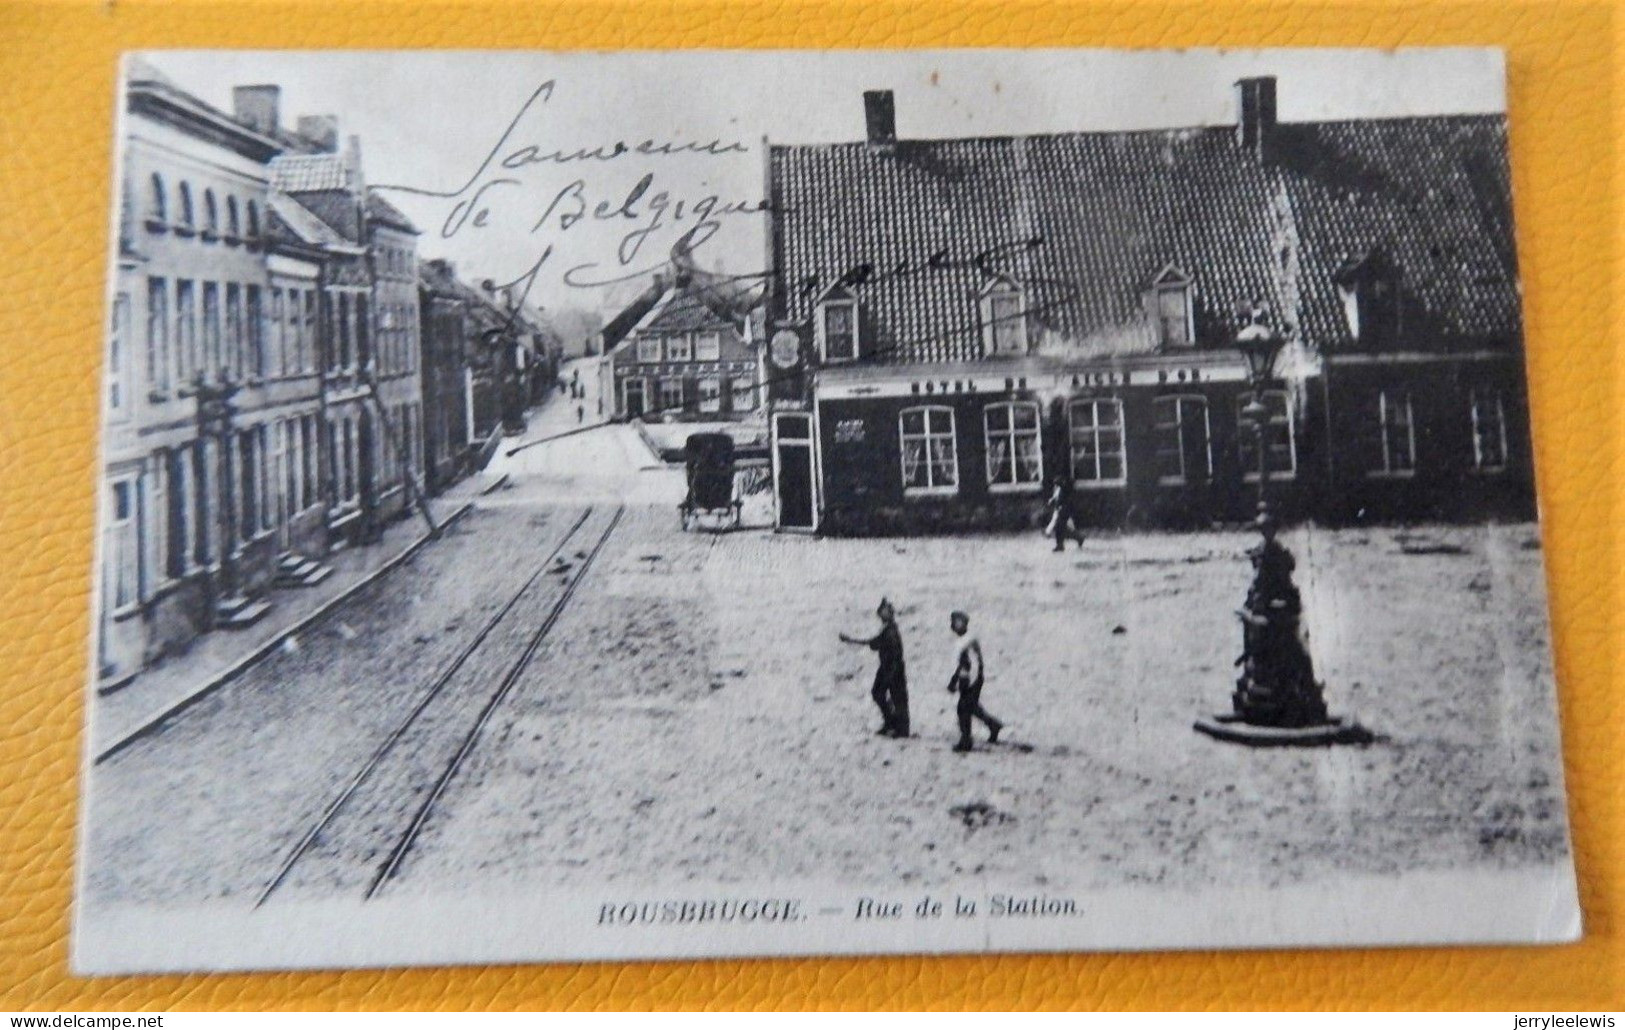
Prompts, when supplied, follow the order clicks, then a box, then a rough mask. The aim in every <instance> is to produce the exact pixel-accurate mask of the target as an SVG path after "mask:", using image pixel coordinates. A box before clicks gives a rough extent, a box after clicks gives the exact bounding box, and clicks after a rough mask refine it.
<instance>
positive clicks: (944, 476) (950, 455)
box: [898, 408, 959, 494]
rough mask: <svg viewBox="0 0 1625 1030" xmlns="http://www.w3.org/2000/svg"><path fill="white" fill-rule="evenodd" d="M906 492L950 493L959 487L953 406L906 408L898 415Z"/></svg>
mask: <svg viewBox="0 0 1625 1030" xmlns="http://www.w3.org/2000/svg"><path fill="white" fill-rule="evenodd" d="M898 426H899V429H900V436H901V438H902V446H903V492H904V493H905V494H951V493H955V492H956V491H958V489H959V458H958V453H957V451H956V449H955V446H954V412H953V409H952V408H905V409H903V411H902V412H901V413H900V414H899V415H898Z"/></svg>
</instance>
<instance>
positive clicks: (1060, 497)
mask: <svg viewBox="0 0 1625 1030" xmlns="http://www.w3.org/2000/svg"><path fill="white" fill-rule="evenodd" d="M1048 507H1049V524H1048V525H1046V526H1045V527H1044V535H1045V536H1048V537H1051V538H1052V539H1054V541H1055V550H1056V551H1057V552H1059V551H1064V550H1066V542H1067V541H1068V540H1076V541H1077V542H1078V546H1079V547H1082V546H1083V532H1082V530H1080V529H1078V512H1077V508H1076V506H1075V504H1074V500H1073V495H1072V483H1071V481H1070V480H1068V479H1067V478H1066V477H1065V476H1056V477H1055V483H1054V486H1053V488H1052V489H1051V490H1050V495H1049V503H1048Z"/></svg>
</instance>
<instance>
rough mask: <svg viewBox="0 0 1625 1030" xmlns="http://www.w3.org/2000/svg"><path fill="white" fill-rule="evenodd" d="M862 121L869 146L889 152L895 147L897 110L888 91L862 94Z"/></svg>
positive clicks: (875, 90)
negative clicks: (866, 132)
mask: <svg viewBox="0 0 1625 1030" xmlns="http://www.w3.org/2000/svg"><path fill="white" fill-rule="evenodd" d="M863 120H864V123H865V126H866V127H867V129H868V141H869V146H870V147H872V148H874V149H876V150H891V149H893V148H894V147H896V146H897V108H896V102H895V101H894V100H893V99H892V92H891V90H889V89H871V90H867V91H865V92H864V94H863Z"/></svg>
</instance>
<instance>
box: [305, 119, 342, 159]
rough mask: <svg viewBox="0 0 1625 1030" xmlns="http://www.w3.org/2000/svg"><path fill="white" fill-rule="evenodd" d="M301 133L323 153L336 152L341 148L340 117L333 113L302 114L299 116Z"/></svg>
mask: <svg viewBox="0 0 1625 1030" xmlns="http://www.w3.org/2000/svg"><path fill="white" fill-rule="evenodd" d="M299 135H301V136H303V137H304V138H305V139H306V140H307V141H309V142H310V144H311V145H312V146H314V147H315V148H316V149H317V150H320V151H322V152H323V153H326V154H332V153H336V152H337V151H338V149H339V120H338V117H337V116H335V115H331V114H302V115H300V116H299Z"/></svg>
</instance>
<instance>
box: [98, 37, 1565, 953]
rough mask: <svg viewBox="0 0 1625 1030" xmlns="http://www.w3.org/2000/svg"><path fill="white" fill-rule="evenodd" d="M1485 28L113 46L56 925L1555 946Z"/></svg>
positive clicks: (1525, 481)
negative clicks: (1162, 41) (63, 860)
mask: <svg viewBox="0 0 1625 1030" xmlns="http://www.w3.org/2000/svg"><path fill="white" fill-rule="evenodd" d="M1504 74H1505V73H1504V67H1503V62H1502V57H1501V54H1500V53H1499V52H1497V51H1485V50H1412V51H1398V52H1376V51H1353V50H1342V51H1338V50H1326V51H1314V50H1283V51H1252V52H1243V51H1224V52H1219V51H1182V52H1177V53H1176V52H1156V51H1143V52H1112V51H1087V50H1078V51H1073V50H1034V51H1003V50H982V51H875V52H765V51H764V52H744V51H741V52H725V51H684V52H675V51H674V52H637V53H630V52H628V53H544V52H513V51H508V52H491V53H473V52H434V51H421V52H390V53H368V52H253V51H248V52H244V51H232V52H191V51H160V52H149V53H132V54H129V55H127V56H126V58H125V62H124V66H123V70H122V75H121V78H120V86H119V89H120V96H119V103H118V112H119V113H118V120H117V124H116V125H115V126H110V127H109V128H110V132H111V133H112V134H113V137H114V140H115V141H116V150H117V155H118V161H117V169H118V171H117V175H116V178H115V181H114V183H113V190H112V204H111V212H110V215H111V222H112V230H113V231H112V234H111V236H112V252H111V253H110V254H109V256H108V308H107V310H108V318H107V335H106V349H105V356H106V364H105V378H104V380H103V386H102V398H103V400H102V404H103V411H104V417H103V430H102V433H103V435H102V465H101V477H100V491H101V498H102V500H101V508H100V511H101V516H100V529H99V543H98V548H99V558H98V581H97V602H96V605H97V607H96V613H95V619H94V626H95V633H94V640H93V653H92V654H91V656H90V675H89V684H88V696H89V708H90V718H89V726H88V730H87V735H88V741H87V745H86V767H85V773H84V779H83V783H84V791H83V795H84V805H83V816H82V830H81V844H80V855H79V866H78V895H77V911H76V924H77V925H76V932H75V937H74V963H75V968H76V969H77V970H78V971H79V972H81V973H115V972H131V971H162V970H220V969H260V968H265V969H269V968H288V967H321V966H379V965H398V964H424V963H484V962H517V961H550V960H552V961H556V960H579V959H594V958H642V957H655V958H660V957H685V956H738V955H785V954H830V953H889V952H911V953H933V952H986V951H1036V950H1075V949H1147V948H1261V947H1296V946H1348V945H1393V944H1421V943H1462V944H1471V943H1489V942H1527V943H1539V942H1553V941H1568V940H1572V939H1574V938H1575V937H1576V936H1578V935H1579V933H1580V917H1579V908H1578V903H1577V900H1576V889H1575V879H1574V871H1573V864H1572V855H1571V852H1570V846H1569V834H1568V828H1567V817H1566V811H1565V797H1564V789H1563V776H1562V762H1561V748H1560V739H1559V727H1558V721H1557V707H1556V698H1555V691H1556V687H1555V684H1554V680H1553V671H1552V657H1551V649H1550V641H1549V631H1548V619H1547V609H1546V600H1545V577H1544V570H1543V565H1542V551H1541V537H1540V529H1539V526H1538V523H1537V511H1538V505H1537V497H1536V493H1535V475H1534V470H1533V467H1532V455H1531V447H1530V426H1529V405H1528V395H1527V387H1526V379H1525V372H1524V369H1525V362H1524V353H1525V352H1524V348H1525V345H1526V340H1525V336H1524V332H1523V323H1522V319H1521V314H1520V297H1519V287H1518V258H1517V253H1516V248H1515V246H1514V231H1513V218H1512V210H1513V205H1512V196H1511V182H1510V174H1509V160H1508V152H1509V126H1508V124H1507V120H1506V116H1505V104H1504ZM1511 132H1512V133H1515V132H1516V126H1512V127H1511Z"/></svg>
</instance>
